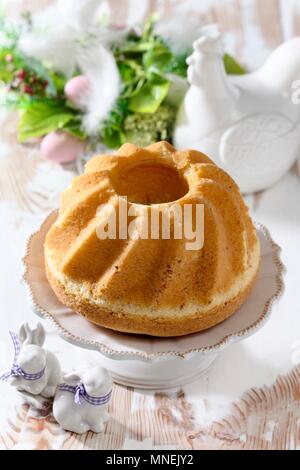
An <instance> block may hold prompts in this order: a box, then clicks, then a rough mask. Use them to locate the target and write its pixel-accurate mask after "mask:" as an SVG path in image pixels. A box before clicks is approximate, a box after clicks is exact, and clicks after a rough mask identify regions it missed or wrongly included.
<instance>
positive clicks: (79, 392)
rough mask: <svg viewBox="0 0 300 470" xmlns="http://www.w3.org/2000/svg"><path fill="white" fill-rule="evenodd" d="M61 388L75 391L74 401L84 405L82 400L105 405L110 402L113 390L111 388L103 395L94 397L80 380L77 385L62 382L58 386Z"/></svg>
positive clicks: (91, 403)
mask: <svg viewBox="0 0 300 470" xmlns="http://www.w3.org/2000/svg"><path fill="white" fill-rule="evenodd" d="M58 388H59V390H65V391H66V392H71V393H74V402H75V403H76V405H82V400H85V401H86V402H88V403H89V404H90V405H105V404H106V403H108V402H109V400H110V397H111V394H112V390H110V391H109V392H108V393H107V394H106V395H103V396H102V397H92V396H91V395H89V394H88V393H87V391H86V389H85V386H84V384H83V383H82V382H79V384H77V385H68V384H65V383H63V384H60V385H59V386H58Z"/></svg>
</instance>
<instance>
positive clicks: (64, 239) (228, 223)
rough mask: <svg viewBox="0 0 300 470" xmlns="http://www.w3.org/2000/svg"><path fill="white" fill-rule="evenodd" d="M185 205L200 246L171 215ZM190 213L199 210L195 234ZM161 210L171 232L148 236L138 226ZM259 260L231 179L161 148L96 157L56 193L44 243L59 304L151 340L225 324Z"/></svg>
mask: <svg viewBox="0 0 300 470" xmlns="http://www.w3.org/2000/svg"><path fill="white" fill-rule="evenodd" d="M126 201H127V206H128V212H126V216H125V220H124V217H123V219H122V217H120V213H121V205H122V204H123V205H124V204H125V203H126ZM186 205H187V206H189V207H191V208H192V209H191V212H190V220H192V223H191V227H193V229H194V230H195V229H196V232H195V233H197V236H198V238H201V237H200V235H199V234H200V233H201V232H202V234H203V235H204V238H203V240H202V242H203V243H202V244H201V246H200V245H199V246H198V248H197V249H192V248H191V246H189V247H188V243H187V242H188V241H189V242H191V239H190V237H188V236H187V235H186V234H185V232H184V230H183V229H184V227H183V225H184V224H183V223H182V222H181V225H180V223H179V225H178V220H179V222H180V218H179V219H178V218H176V217H177V216H175V213H176V212H175V210H174V208H175V206H176V208H177V209H178V208H179V209H183V208H184V207H185V206H186ZM196 207H203V208H204V209H203V217H202V219H200V218H199V220H202V226H201V227H200V225H196V221H197V214H196V209H195V208H196ZM122 210H123V209H122ZM163 211H164V213H167V214H168V220H169V226H170V229H169V233H168V230H167V231H165V229H164V225H163V223H161V224H159V230H158V232H157V231H156V232H155V231H154V232H153V233H152V224H149V223H148V225H147V224H145V223H144V222H145V220H146V219H148V220H149V217H150V214H151V217H154V216H153V214H158V218H156V222H157V221H158V220H160V219H159V217H161V215H160V214H161V213H162V212H163ZM123 213H124V211H123V212H122V214H123ZM199 213H200V212H199ZM193 214H194V215H195V216H194V215H193ZM177 215H178V214H177ZM137 220H139V224H138V223H136V221H137ZM151 220H152V219H151ZM141 221H142V222H143V223H141ZM112 222H114V223H115V229H113V223H112ZM124 224H125V225H124ZM126 224H127V226H128V231H126V232H125V231H124V226H126ZM121 226H122V227H121ZM130 226H131V232H130V230H129V227H130ZM178 226H180V230H181V232H180V233H181V234H183V236H181V237H180V236H178ZM99 227H100V232H101V233H100V234H99ZM132 227H133V228H132ZM138 227H139V228H141V227H143V231H141V230H138V229H137V228H138ZM145 227H146V229H145ZM121 229H122V230H121ZM175 229H177V232H176V230H175ZM150 232H151V233H150ZM103 233H104V234H106V235H104V236H103ZM124 234H125V236H124ZM129 234H130V236H129ZM175 234H177V235H176V236H175ZM167 235H168V236H167ZM105 236H106V238H105ZM195 236H196V235H195ZM259 262H260V247H259V242H258V239H257V236H256V230H255V227H254V225H253V223H252V221H251V219H250V217H249V214H248V209H247V207H246V205H245V203H244V201H243V199H242V196H241V194H240V191H239V189H238V187H237V185H236V184H235V183H234V181H233V180H232V179H231V178H230V176H228V174H227V173H225V172H224V171H223V170H221V169H220V168H219V167H217V166H216V165H215V164H214V163H213V162H212V161H211V160H210V159H209V158H208V157H207V156H206V155H204V154H202V153H200V152H197V151H193V150H186V151H176V150H175V149H174V148H173V147H172V146H171V145H170V144H168V143H166V142H160V143H156V144H154V145H151V146H149V147H146V148H139V147H136V146H134V145H131V144H125V145H123V146H122V147H121V148H120V149H119V151H118V152H117V153H116V154H115V155H99V156H96V157H94V158H92V159H91V160H90V161H89V162H88V163H87V165H86V167H85V172H84V174H82V175H81V176H78V177H76V178H74V180H73V182H72V184H71V185H70V187H68V188H67V189H66V191H65V192H64V193H63V194H62V198H61V207H60V211H59V215H58V218H57V220H56V222H55V223H54V225H53V226H52V227H51V229H50V231H49V232H48V234H47V237H46V241H45V265H46V272H47V276H48V279H49V282H50V284H51V286H52V288H53V290H54V292H55V293H56V295H57V296H58V298H59V299H60V300H61V301H62V302H63V303H64V304H65V305H67V306H69V307H71V308H72V309H74V310H75V311H76V312H78V313H80V314H81V315H83V316H84V317H86V318H87V319H88V320H90V321H91V322H93V323H96V324H98V325H101V326H104V327H107V328H111V329H113V330H118V331H122V332H130V333H141V334H147V335H153V336H181V335H186V334H189V333H193V332H197V331H200V330H204V329H207V328H209V327H211V326H213V325H216V324H217V323H219V322H221V321H223V320H225V319H226V318H227V317H229V316H230V315H232V314H233V313H234V312H235V311H236V310H237V309H238V308H239V307H240V305H241V304H242V303H243V302H244V301H245V299H246V298H247V296H248V295H249V293H250V291H251V289H252V287H253V284H254V282H255V278H256V274H257V272H258V268H259Z"/></svg>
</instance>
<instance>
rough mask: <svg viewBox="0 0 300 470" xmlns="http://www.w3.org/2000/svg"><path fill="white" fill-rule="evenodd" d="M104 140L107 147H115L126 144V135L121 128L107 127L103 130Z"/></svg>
mask: <svg viewBox="0 0 300 470" xmlns="http://www.w3.org/2000/svg"><path fill="white" fill-rule="evenodd" d="M102 141H103V143H104V144H105V145H107V147H109V148H111V149H115V148H118V147H121V145H122V144H124V142H125V136H124V133H123V132H122V131H121V129H118V128H113V127H106V128H104V129H103V131H102Z"/></svg>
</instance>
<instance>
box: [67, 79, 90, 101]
mask: <svg viewBox="0 0 300 470" xmlns="http://www.w3.org/2000/svg"><path fill="white" fill-rule="evenodd" d="M90 86H91V85H90V81H89V79H88V78H87V77H86V76H85V75H78V76H77V77H73V78H71V80H69V81H68V82H67V83H66V85H65V95H66V97H67V98H68V100H70V101H72V103H74V104H76V105H77V106H82V105H83V101H84V98H85V97H86V96H87V95H88V93H89V91H90Z"/></svg>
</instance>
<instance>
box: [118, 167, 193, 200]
mask: <svg viewBox="0 0 300 470" xmlns="http://www.w3.org/2000/svg"><path fill="white" fill-rule="evenodd" d="M113 183H114V187H115V190H116V192H117V193H118V194H119V195H120V196H127V198H128V201H130V202H134V203H136V204H147V205H151V204H162V203H166V202H172V201H177V200H178V199H180V198H182V197H183V196H184V195H185V194H187V192H188V190H189V187H188V184H187V182H186V180H185V179H184V178H182V177H181V176H180V174H179V173H178V171H177V170H176V169H175V168H172V167H169V166H166V165H162V164H158V163H153V164H152V163H147V164H143V165H137V166H134V167H131V168H127V169H126V171H122V172H120V173H119V174H118V177H117V178H115V181H114V182H113Z"/></svg>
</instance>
